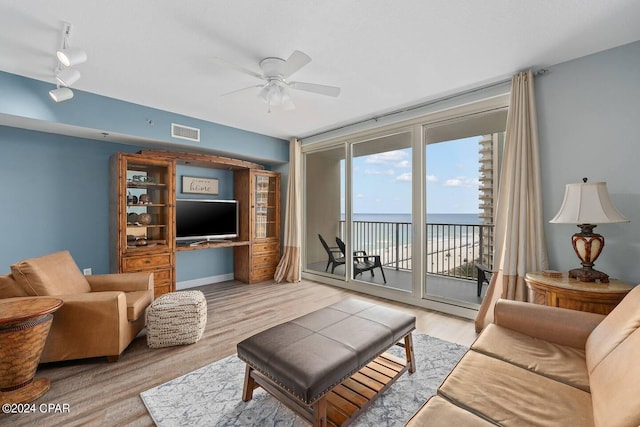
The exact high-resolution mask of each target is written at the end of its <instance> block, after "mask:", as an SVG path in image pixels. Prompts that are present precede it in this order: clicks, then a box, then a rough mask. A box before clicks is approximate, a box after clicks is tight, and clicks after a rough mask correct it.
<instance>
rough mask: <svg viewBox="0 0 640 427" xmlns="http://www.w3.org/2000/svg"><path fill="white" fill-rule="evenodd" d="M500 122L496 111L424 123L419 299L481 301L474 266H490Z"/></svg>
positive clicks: (475, 303)
mask: <svg viewBox="0 0 640 427" xmlns="http://www.w3.org/2000/svg"><path fill="white" fill-rule="evenodd" d="M505 123H506V111H505V110H500V111H494V112H491V113H484V114H479V115H476V116H474V117H470V118H465V119H461V120H452V121H449V122H446V123H441V124H438V125H435V126H427V127H426V130H425V142H426V145H425V165H426V178H425V180H426V186H425V200H426V217H425V222H426V240H425V246H426V247H425V269H426V275H425V286H424V296H425V298H428V299H434V300H437V301H442V302H448V303H453V304H457V305H461V306H465V307H471V308H477V306H478V305H479V304H480V303H481V302H482V297H483V296H484V292H483V291H486V285H485V287H484V289H483V288H482V287H479V286H478V283H477V265H478V264H482V265H486V266H488V267H489V268H491V267H492V264H493V258H492V257H493V200H494V194H497V186H498V179H497V178H498V171H499V164H500V163H499V159H500V156H501V153H502V142H503V132H504V128H505Z"/></svg>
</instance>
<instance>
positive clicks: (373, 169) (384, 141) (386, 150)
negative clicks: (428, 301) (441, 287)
mask: <svg viewBox="0 0 640 427" xmlns="http://www.w3.org/2000/svg"><path fill="white" fill-rule="evenodd" d="M411 166H412V150H411V132H400V133H395V134H391V135H385V136H381V137H378V138H375V139H368V140H365V141H361V142H357V143H354V144H352V145H351V188H352V190H351V216H350V219H351V225H350V230H351V234H350V236H345V242H346V246H347V251H348V252H349V253H351V254H353V257H354V258H353V266H354V271H353V279H354V280H357V281H358V282H361V283H366V284H369V285H373V286H383V287H387V288H392V289H396V290H402V291H407V292H411V290H412V272H413V270H412V263H411V260H412V250H411V248H412V241H413V239H412V227H411V225H412V215H411V212H412V186H411V184H412V176H413V175H412V173H411Z"/></svg>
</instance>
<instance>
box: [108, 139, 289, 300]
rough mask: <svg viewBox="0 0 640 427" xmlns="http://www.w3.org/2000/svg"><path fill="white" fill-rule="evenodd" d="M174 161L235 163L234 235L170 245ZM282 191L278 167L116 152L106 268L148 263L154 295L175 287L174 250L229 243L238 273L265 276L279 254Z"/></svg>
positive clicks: (251, 279)
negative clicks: (236, 225) (236, 223)
mask: <svg viewBox="0 0 640 427" xmlns="http://www.w3.org/2000/svg"><path fill="white" fill-rule="evenodd" d="M176 165H188V166H197V167H206V168H217V169H226V170H231V171H233V182H234V186H233V192H234V198H235V199H236V200H237V201H238V214H239V233H238V237H237V238H236V239H233V240H227V241H222V242H207V243H203V244H199V245H196V246H190V245H176V239H175V223H176V222H175V214H176V213H175V206H176ZM280 198H281V196H280V174H279V173H277V172H271V171H267V170H264V167H263V166H262V165H259V164H257V163H252V162H247V161H243V160H236V159H231V158H227V157H220V156H213V155H207V154H198V153H187V152H175V151H165V150H142V151H141V152H139V153H137V154H131V153H117V154H115V155H114V156H113V157H112V159H111V195H110V210H111V215H110V216H111V223H110V241H111V243H110V244H111V271H112V272H117V273H125V272H134V271H153V272H154V282H155V296H158V295H161V294H164V293H167V292H173V291H175V290H176V277H175V259H176V251H192V250H201V249H210V248H222V247H233V255H234V261H233V264H234V269H233V270H234V272H233V273H234V277H235V279H236V280H240V281H242V282H245V283H258V282H263V281H265V280H270V279H272V278H273V275H274V273H275V269H276V267H277V265H278V262H279V261H280Z"/></svg>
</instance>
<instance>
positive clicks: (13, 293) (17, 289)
mask: <svg viewBox="0 0 640 427" xmlns="http://www.w3.org/2000/svg"><path fill="white" fill-rule="evenodd" d="M28 296H29V294H28V293H27V292H26V291H25V290H24V288H23V287H22V286H20V285H19V284H18V282H16V281H15V279H14V278H13V274H3V275H0V298H15V297H28Z"/></svg>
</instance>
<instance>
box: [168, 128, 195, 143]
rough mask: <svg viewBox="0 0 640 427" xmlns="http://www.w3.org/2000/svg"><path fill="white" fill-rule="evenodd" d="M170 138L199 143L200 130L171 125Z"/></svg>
mask: <svg viewBox="0 0 640 427" xmlns="http://www.w3.org/2000/svg"><path fill="white" fill-rule="evenodd" d="M171 136H172V137H173V138H180V139H188V140H189V141H195V142H200V129H198V128H191V127H189V126H183V125H177V124H175V123H171Z"/></svg>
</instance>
